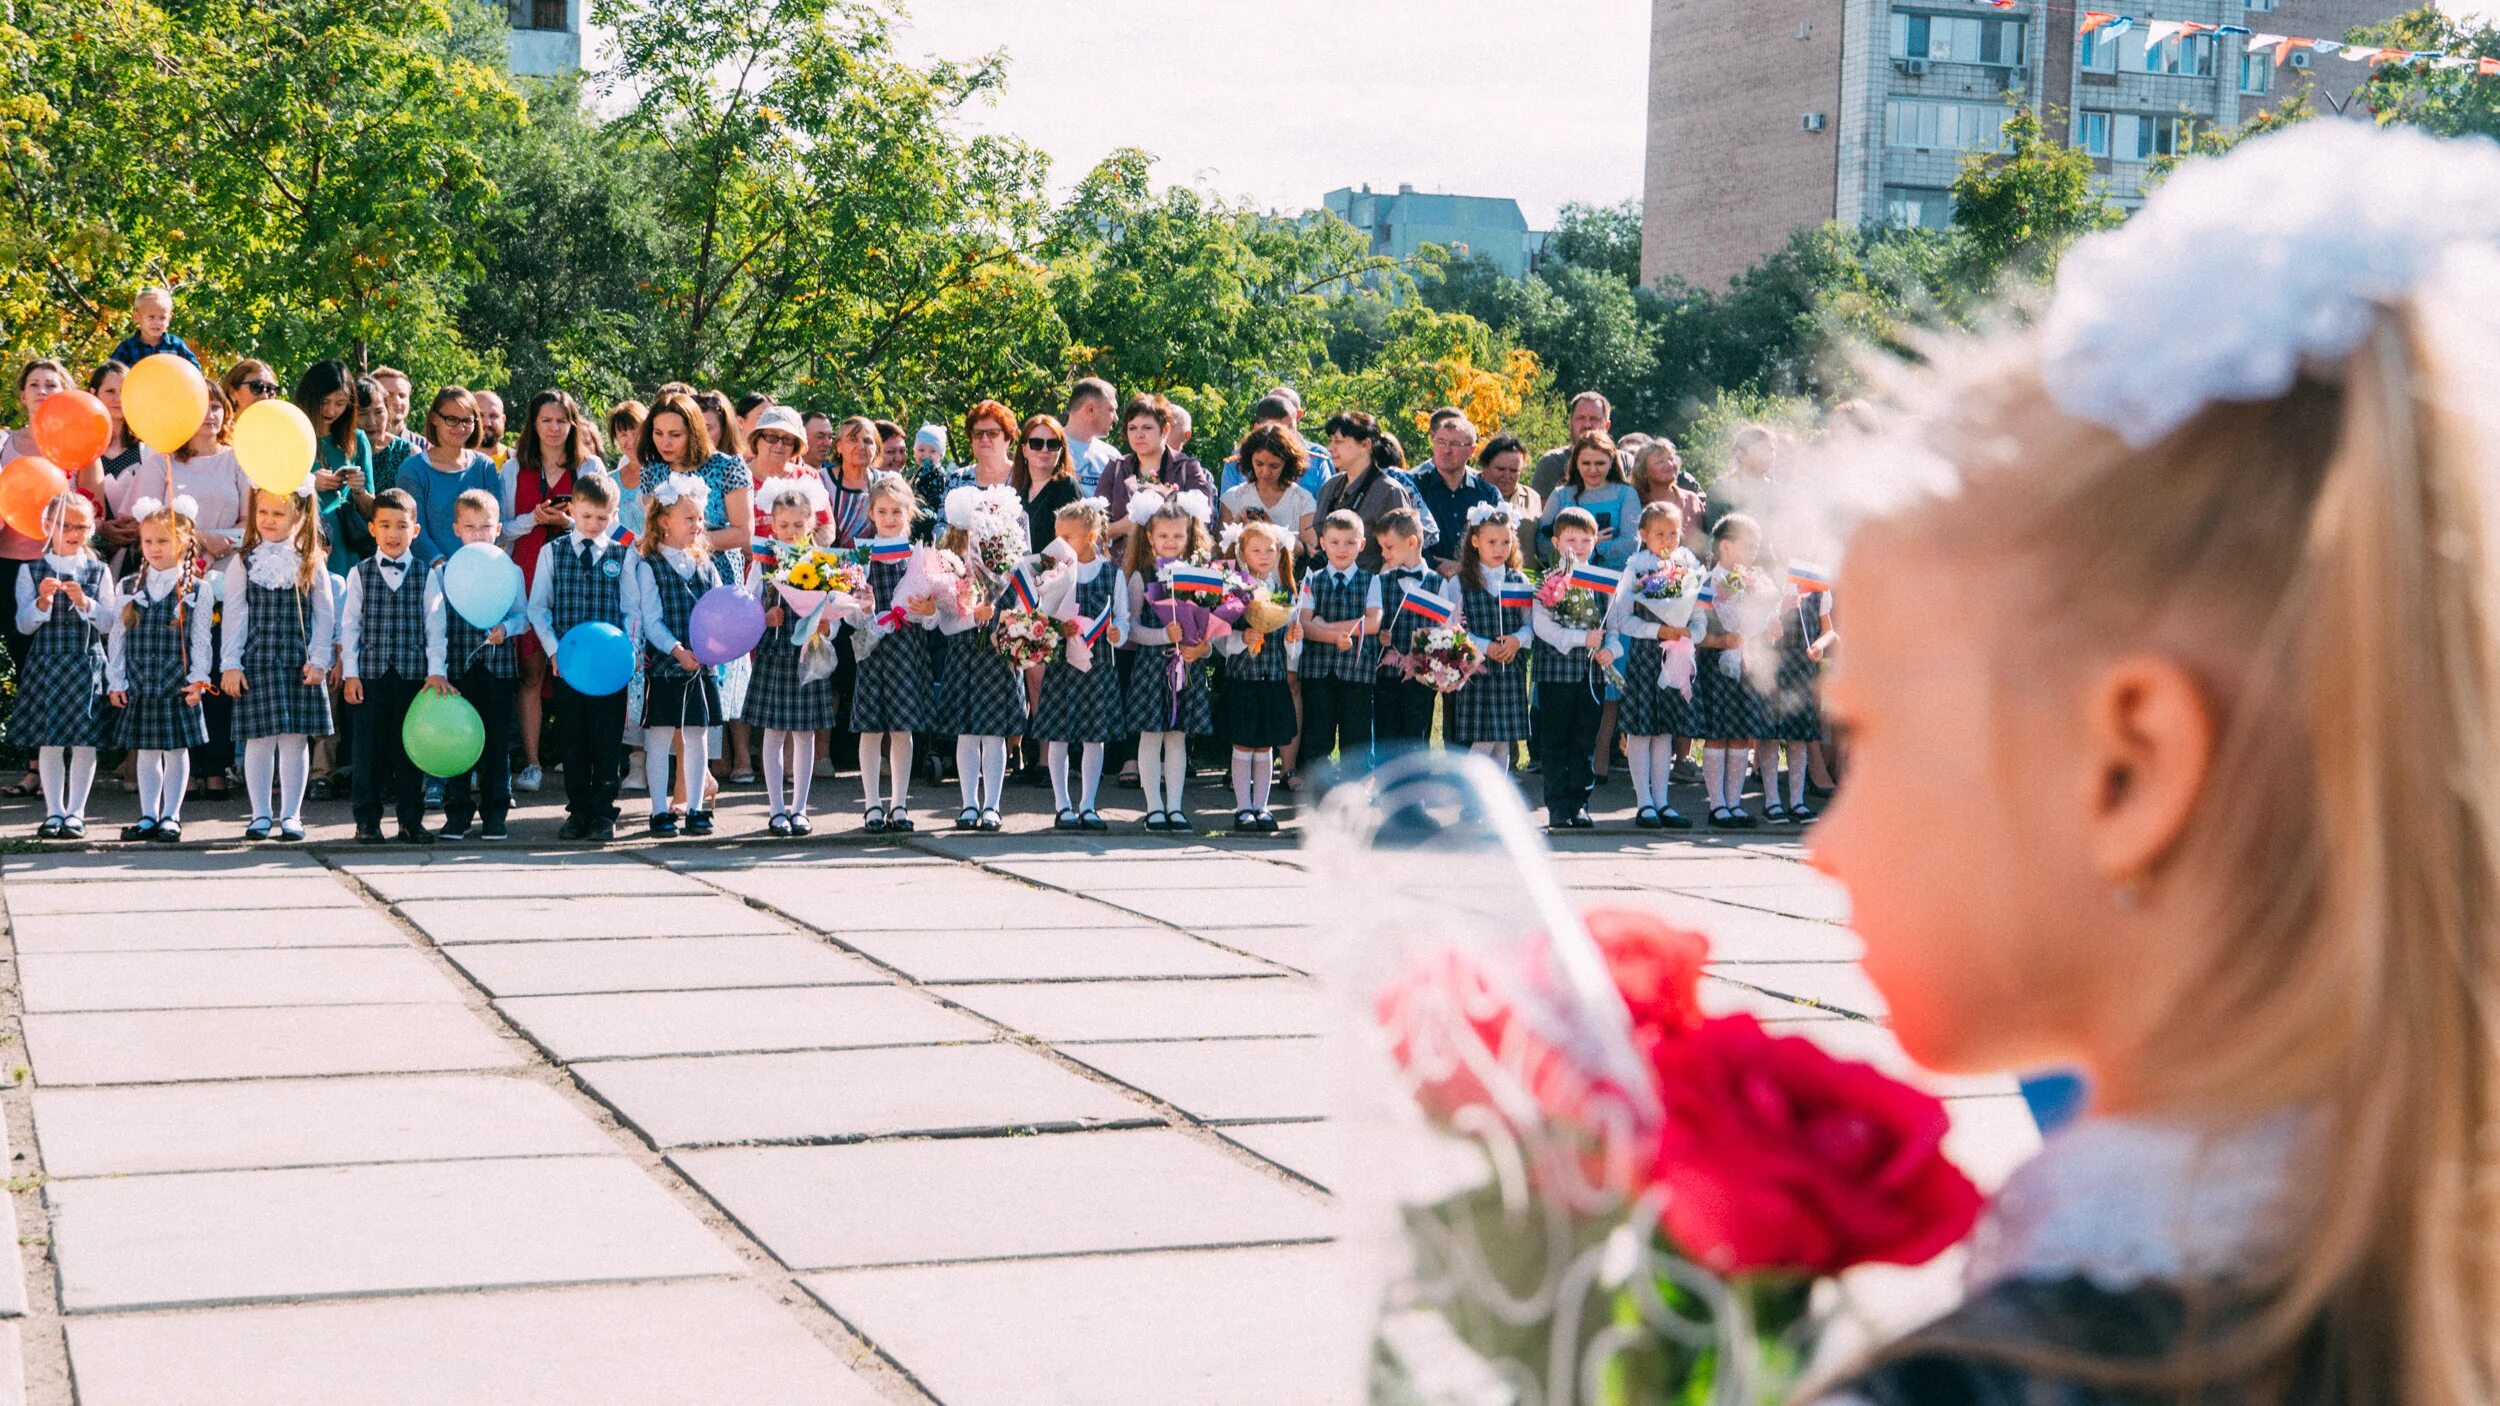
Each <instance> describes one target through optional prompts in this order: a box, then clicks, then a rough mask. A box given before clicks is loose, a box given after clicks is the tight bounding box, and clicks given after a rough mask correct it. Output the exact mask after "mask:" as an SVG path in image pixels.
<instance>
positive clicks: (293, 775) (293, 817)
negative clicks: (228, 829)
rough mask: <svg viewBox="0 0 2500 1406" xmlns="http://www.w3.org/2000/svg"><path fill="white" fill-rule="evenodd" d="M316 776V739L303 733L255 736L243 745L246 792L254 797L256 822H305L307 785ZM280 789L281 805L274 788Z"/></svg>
mask: <svg viewBox="0 0 2500 1406" xmlns="http://www.w3.org/2000/svg"><path fill="white" fill-rule="evenodd" d="M311 776H312V739H311V738H308V737H306V736H305V735H304V734H302V733H300V732H290V733H287V734H286V735H285V736H283V737H255V738H253V739H251V740H250V741H248V742H245V743H244V744H243V789H244V790H245V791H247V792H249V793H250V795H251V798H252V819H253V820H255V821H261V820H269V821H275V822H277V823H279V824H290V823H291V824H296V825H301V824H303V823H304V783H305V782H306V781H307V780H309V779H311ZM272 784H275V785H276V787H277V788H278V796H277V802H278V804H277V806H276V808H274V809H273V808H272V807H271V805H270V794H269V791H270V787H271V786H272Z"/></svg>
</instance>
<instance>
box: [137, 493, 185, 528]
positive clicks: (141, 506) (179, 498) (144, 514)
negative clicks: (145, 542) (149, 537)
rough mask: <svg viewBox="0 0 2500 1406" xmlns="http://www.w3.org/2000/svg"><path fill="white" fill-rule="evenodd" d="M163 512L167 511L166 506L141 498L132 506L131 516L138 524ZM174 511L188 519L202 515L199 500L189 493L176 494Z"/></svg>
mask: <svg viewBox="0 0 2500 1406" xmlns="http://www.w3.org/2000/svg"><path fill="white" fill-rule="evenodd" d="M163 511H165V505H164V504H163V503H160V502H158V501H157V500H155V499H154V498H141V499H140V500H138V501H137V502H135V503H132V504H131V505H130V516H131V518H132V520H133V521H136V522H145V521H147V520H148V519H149V518H152V517H154V516H156V515H157V514H158V513H161V512H163ZM174 511H175V512H176V513H179V514H181V515H182V516H183V517H186V518H196V517H198V516H199V515H200V504H199V500H198V499H196V498H193V497H192V496H191V495H190V494H188V493H180V494H176V495H175V496H174Z"/></svg>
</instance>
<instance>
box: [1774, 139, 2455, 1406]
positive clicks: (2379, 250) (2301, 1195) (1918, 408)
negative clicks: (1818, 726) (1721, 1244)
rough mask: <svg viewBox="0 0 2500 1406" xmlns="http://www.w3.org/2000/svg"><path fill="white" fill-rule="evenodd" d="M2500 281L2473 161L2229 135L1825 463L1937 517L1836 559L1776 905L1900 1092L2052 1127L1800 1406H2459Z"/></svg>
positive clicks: (1942, 359) (2436, 149)
mask: <svg viewBox="0 0 2500 1406" xmlns="http://www.w3.org/2000/svg"><path fill="white" fill-rule="evenodd" d="M2328 172H2331V173H2333V175H2332V178H2328V177H2325V176H2323V175H2322V174H2321V173H2328ZM2495 241H2500V148H2494V147H2492V146H2490V145H2489V144H2486V143H2480V142H2476V143H2472V144H2467V143H2436V142H2434V141H2432V140H2431V139H2429V138H2426V137H2422V136H2420V135H2418V134H2411V133H2406V132H2403V131H2401V130H2399V129H2388V130H2377V129H2372V128H2369V127H2367V126H2361V125H2357V124H2349V123H2343V122H2326V121H2321V122H2312V123H2307V124H2304V125H2302V126H2300V127H2298V128H2295V129H2294V130H2292V131H2291V132H2289V133H2286V134H2283V135H2278V136H2273V137H2264V138H2259V139H2257V140H2255V141H2252V142H2250V143H2248V144H2247V145H2246V146H2244V147H2242V148H2241V149H2240V150H2238V151H2237V152H2235V153H2234V154H2232V155H2230V156H2228V157H2224V158H2220V159H2218V160H2210V161H2206V160H2200V161H2195V162H2191V163H2189V164H2188V165H2186V166H2185V167H2183V168H2182V169H2181V171H2180V172H2179V174H2178V175H2177V176H2176V177H2174V178H2173V179H2172V180H2171V181H2169V182H2168V183H2167V184H2166V185H2164V186H2163V187H2162V188H2161V189H2160V190H2159V191H2158V192H2157V193H2156V194H2155V195H2154V196H2153V198H2152V201H2151V203H2150V204H2149V205H2148V206H2147V207H2146V209H2145V210H2144V211H2143V212H2142V213H2140V214H2138V215H2137V216H2136V217H2135V218H2134V220H2133V221H2132V222H2130V223H2129V224H2128V225H2127V226H2126V227H2125V228H2123V229H2121V230H2119V231H2116V232H2114V233H2111V234H2107V235H2101V236H2096V237H2094V238H2092V239H2090V240H2088V241H2086V242H2085V243H2084V244H2082V245H2079V246H2078V247H2077V248H2076V249H2075V250H2074V252H2073V253H2072V254H2070V255H2069V256H2068V257H2067V259H2066V261H2065V263H2064V266H2063V269H2062V270H2061V274H2060V279H2059V286H2058V288H2057V290H2056V292H2055V294H2054V295H2053V298H2052V301H2051V303H2050V305H2049V307H2048V308H2047V310H2046V312H2045V313H2044V315H2043V316H2042V317H2041V318H2040V320H2039V321H2038V323H2037V324H2036V325H2035V326H2034V327H2033V328H2032V329H2030V330H2028V331H2025V332H2021V333H2016V334H2009V335H2004V336H2000V337H1995V338H1989V339H1984V340H1981V341H1979V342H1976V343H1973V344H1966V345H1962V346H1959V347H1949V348H1945V349H1942V350H1941V351H1940V352H1939V354H1938V356H1937V357H1936V358H1935V361H1934V363H1933V365H1932V367H1931V369H1930V370H1929V371H1927V372H1925V373H1922V374H1921V375H1920V376H1919V377H1918V378H1917V379H1916V381H1915V382H1914V383H1913V384H1912V385H1911V386H1910V387H1909V388H1908V393H1907V394H1906V395H1904V396H1903V397H1902V398H1901V400H1902V403H1901V405H1900V406H1899V407H1898V410H1897V412H1896V413H1895V414H1893V415H1891V416H1888V421H1889V423H1891V424H1892V425H1894V426H1895V427H1897V432H1898V434H1899V436H1900V439H1899V440H1898V441H1895V442H1890V443H1887V442H1884V441H1881V440H1874V441H1870V440H1865V439H1861V440H1859V441H1858V442H1857V443H1856V444H1855V445H1854V446H1853V447H1850V448H1848V449H1846V450H1845V452H1849V453H1852V454H1853V455H1855V457H1856V462H1857V464H1858V465H1859V466H1860V467H1861V468H1863V469H1865V470H1867V471H1869V472H1870V473H1871V471H1872V468H1873V467H1874V466H1875V465H1877V464H1879V463H1881V462H1883V461H1884V460H1885V459H1886V457H1887V456H1888V455H1903V456H1908V458H1907V462H1912V463H1924V464H1925V465H1927V466H1929V467H1932V468H1934V469H1938V470H1941V471H1942V472H1941V473H1940V474H1939V475H1938V476H1937V477H1938V478H1939V479H1940V480H1941V482H1942V484H1943V486H1941V487H1938V488H1936V489H1935V490H1934V491H1933V492H1928V493H1924V494H1922V495H1921V496H1920V497H1919V499H1918V500H1917V501H1916V502H1914V503H1911V504H1909V505H1908V506H1903V507H1898V508H1897V509H1895V510H1894V511H1892V512H1890V513H1889V514H1888V515H1886V516H1883V517H1881V518H1880V519H1878V520H1876V521H1874V522H1872V523H1870V524H1868V525H1866V526H1864V527H1863V528H1862V530H1860V531H1859V532H1858V533H1857V534H1856V536H1855V538H1854V540H1853V545H1852V547H1851V550H1850V552H1849V555H1848V559H1847V562H1846V566H1845V569H1844V573H1843V574H1844V577H1845V584H1844V586H1843V587H1842V589H1843V591H1844V592H1845V593H1847V594H1848V595H1849V597H1850V643H1849V651H1848V654H1847V656H1846V658H1845V660H1843V661H1841V663H1840V664H1839V666H1838V669H1837V671H1836V673H1835V674H1834V676H1833V679H1832V682H1831V688H1830V693H1829V702H1830V705H1831V707H1832V717H1833V720H1834V722H1835V725H1836V727H1837V728H1838V730H1839V731H1840V732H1841V734H1843V735H1845V736H1846V737H1847V738H1848V739H1849V741H1850V744H1851V753H1850V758H1851V763H1850V774H1849V783H1848V785H1847V786H1846V787H1845V788H1844V789H1843V790H1842V792H1841V794H1840V797H1839V799H1838V801H1837V803H1836V804H1835V805H1834V806H1833V808H1832V809H1831V810H1830V811H1828V812H1827V813H1826V815H1825V818H1824V821H1823V824H1822V826H1821V827H1820V828H1819V829H1818V830H1816V832H1815V838H1814V846H1815V851H1816V859H1817V862H1818V863H1819V865H1820V866H1821V867H1822V868H1823V869H1825V870H1827V871H1829V872H1830V873H1832V874H1834V875H1836V876H1838V877H1839V878H1840V879H1841V880H1842V881H1843V882H1845V883H1846V884H1847V885H1848V888H1849V891H1850V897H1851V900H1852V905H1853V915H1854V918H1853V921H1854V924H1855V926H1856V927H1857V929H1858V930H1859V931H1860V932H1861V933H1862V934H1863V935H1864V937H1865V940H1866V968H1867V971H1868V973H1869V975H1870V976H1872V977H1873V979H1874V981H1875V983H1876V984H1877V985H1878V986H1879V987H1880V988H1882V990H1883V993H1884V996H1885V998H1886V999H1887V1001H1888V1002H1889V1005H1890V1009H1891V1011H1892V1019H1893V1023H1894V1026H1895V1028H1896V1030H1897V1031H1898V1033H1899V1036H1900V1039H1901V1042H1902V1044H1903V1045H1904V1046H1906V1047H1907V1049H1908V1050H1909V1052H1910V1054H1911V1055H1913V1056H1915V1057H1916V1058H1917V1059H1919V1060H1920V1061H1921V1062H1922V1063H1924V1064H1926V1065H1928V1066H1930V1067H1932V1068H1936V1069H1940V1070H1948V1071H1977V1070H2005V1069H2032V1068H2039V1067H2042V1066H2047V1065H2055V1064H2075V1065H2080V1066H2081V1067H2082V1068H2083V1069H2084V1070H2086V1071H2087V1073H2088V1076H2089V1079H2090V1084H2091V1087H2092V1089H2093V1090H2094V1094H2095V1104H2094V1108H2093V1110H2092V1116H2090V1117H2089V1118H2088V1119H2087V1120H2085V1121H2084V1122H2082V1123H2080V1124H2078V1125H2076V1126H2074V1127H2073V1128H2071V1129H2069V1130H2068V1131H2067V1132H2065V1133H2063V1134H2061V1135H2060V1136H2059V1137H2058V1138H2056V1139H2055V1140H2053V1141H2052V1142H2051V1143H2050V1144H2049V1146H2048V1148H2047V1149H2046V1150H2045V1151H2044V1152H2042V1153H2041V1154H2040V1156H2039V1157H2038V1159H2037V1160H2036V1161H2034V1162H2033V1163H2032V1164H2031V1165H2030V1166H2029V1167H2027V1168H2025V1169H2024V1170H2023V1171H2021V1172H2019V1173H2018V1174H2017V1175H2016V1176H2015V1178H2014V1180H2013V1181H2012V1182H2011V1183H2010V1184H2009V1185H2008V1186H2007V1188H2006V1189H2005V1191H2004V1192H2003V1193H2002V1194H2001V1195H2000V1196H1999V1198H1998V1200H1997V1203H1996V1205H1995V1207H1994V1208H1993V1210H1992V1211H1991V1214H1990V1220H1989V1222H1988V1223H1987V1224H1986V1225H1984V1226H1983V1227H1982V1229H1981V1231H1980V1233H1979V1235H1978V1236H1977V1237H1976V1239H1975V1241H1974V1246H1975V1250H1974V1255H1973V1260H1972V1264H1971V1277H1970V1285H1969V1287H1970V1291H1971V1295H1972V1297H1971V1299H1970V1301H1969V1302H1968V1303H1967V1304H1966V1305H1965V1306H1964V1307H1963V1308H1962V1309H1961V1310H1959V1311H1957V1312H1956V1313H1955V1314H1953V1315H1952V1316H1950V1317H1948V1318H1946V1319H1945V1320H1943V1321H1942V1322H1941V1323H1939V1324H1936V1325H1934V1326H1932V1327H1930V1328H1927V1329H1924V1330H1921V1331H1919V1332H1916V1333H1914V1334H1912V1335H1911V1336H1910V1337H1909V1338H1908V1339H1907V1340H1905V1341H1903V1342H1901V1343H1899V1344H1897V1345H1895V1346H1894V1347H1893V1348H1891V1349H1890V1350H1888V1351H1886V1352H1884V1353H1882V1354H1879V1356H1878V1357H1877V1359H1876V1360H1875V1361H1874V1362H1873V1363H1872V1364H1871V1365H1869V1366H1867V1367H1866V1368H1865V1369H1864V1370H1863V1371H1862V1372H1861V1373H1860V1374H1859V1375H1857V1376H1855V1377H1853V1378H1851V1379H1848V1380H1846V1381H1844V1382H1843V1383H1842V1384H1841V1385H1840V1386H1839V1387H1838V1388H1837V1389H1836V1390H1837V1394H1836V1395H1835V1396H1833V1397H1831V1398H1829V1400H1832V1401H1840V1402H1849V1403H1853V1406H1855V1403H1885V1404H1886V1406H1889V1404H1890V1403H1907V1402H1913V1401H1915V1402H1919V1403H1922V1406H1936V1404H1937V1403H1943V1404H1944V1406H1952V1404H1953V1403H1971V1402H2009V1403H2011V1402H2017V1401H2055V1402H2062V1403H2085V1402H2118V1401H2129V1402H2134V1401H2197V1402H2230V1403H2278V1402H2283V1403H2289V1402H2297V1403H2321V1404H2324V1403H2339V1404H2340V1403H2375V1402H2389V1403H2397V1402H2401V1403H2404V1406H2480V1403H2487V1402H2491V1401H2493V1400H2494V1399H2495V1396H2500V1199H2495V1197H2496V1196H2500V1028H2495V1021H2496V1020H2500V941H2496V940H2495V939H2496V938H2500V932H2496V931H2495V924H2500V843H2496V836H2495V823H2496V822H2500V816H2495V812H2494V801H2495V792H2494V788H2495V785H2500V735H2496V733H2500V638H2496V637H2495V631H2496V630H2500V599H2496V598H2495V570H2500V552H2496V551H2495V548H2496V547H2500V543H2496V542H2495V530H2496V528H2500V518H2495V517H2494V516H2493V505H2492V502H2491V498H2492V492H2493V489H2494V487H2495V474H2494V468H2495V465H2494V463H2493V452H2494V446H2495V445H2500V440H2495V439H2494V438H2493V427H2492V426H2490V425H2488V424H2480V423H2475V420H2476V419H2478V418H2489V417H2490V416H2491V415H2492V414H2493V412H2494V411H2495V410H2500V396H2496V395H2495V389H2494V385H2493V381H2492V377H2493V375H2494V373H2495V372H2496V371H2500V346H2496V345H2495V342H2494V340H2493V334H2492V330H2491V329H2492V327H2493V324H2494V317H2495V314H2500V252H2495V249H2494V244H2495ZM1942 835H1951V836H1953V837H1954V840H1953V842H1952V843H1950V844H1942V843H1938V839H1937V837H1938V836H1942Z"/></svg>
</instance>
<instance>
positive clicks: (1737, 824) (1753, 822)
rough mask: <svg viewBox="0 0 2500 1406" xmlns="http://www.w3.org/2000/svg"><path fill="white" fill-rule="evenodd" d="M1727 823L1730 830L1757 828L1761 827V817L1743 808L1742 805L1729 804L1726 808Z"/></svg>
mask: <svg viewBox="0 0 2500 1406" xmlns="http://www.w3.org/2000/svg"><path fill="white" fill-rule="evenodd" d="M1727 823H1728V828H1730V829H1732V830H1759V829H1761V828H1762V820H1761V818H1760V817H1758V816H1756V815H1755V814H1754V813H1753V812H1752V811H1749V810H1747V809H1745V808H1744V807H1743V806H1729V807H1728V808H1727Z"/></svg>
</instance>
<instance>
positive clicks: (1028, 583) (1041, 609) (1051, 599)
mask: <svg viewBox="0 0 2500 1406" xmlns="http://www.w3.org/2000/svg"><path fill="white" fill-rule="evenodd" d="M1054 548H1055V549H1056V550H1053V549H1054ZM1045 562H1047V563H1049V564H1050V565H1049V569H1048V570H1042V569H1041V568H1042V565H1043V563H1045ZM1037 572H1038V574H1036V573H1037ZM1076 586H1077V581H1076V562H1075V560H1074V559H1073V558H1072V557H1070V556H1069V555H1067V549H1066V548H1064V547H1061V546H1060V544H1058V543H1056V542H1053V543H1052V544H1051V546H1050V548H1045V549H1044V550H1043V551H1042V553H1041V554H1040V555H1038V556H1036V557H1034V558H1032V559H1031V560H1030V561H1027V562H1024V563H1022V564H1021V565H1019V566H1017V567H1016V568H1015V570H1014V572H1012V573H1010V579H1009V582H1008V587H1007V596H1008V598H1009V599H1011V600H1016V601H1019V602H1020V601H1022V600H1025V599H1027V598H1029V600H1030V604H1023V603H1018V604H1012V605H1010V606H1009V607H1008V608H1006V609H1004V610H1001V611H999V612H998V619H997V620H996V621H995V622H994V623H993V625H992V627H991V630H990V639H991V642H992V643H993V644H995V645H996V646H997V647H998V652H999V653H1001V654H1004V655H1006V656H1007V659H1008V662H1010V663H1012V664H1014V665H1015V666H1016V667H1018V668H1020V669H1021V668H1031V667H1032V666H1034V665H1036V664H1044V663H1048V662H1049V661H1050V657H1051V656H1052V655H1053V654H1056V653H1057V652H1058V651H1059V642H1060V638H1061V631H1060V629H1059V622H1061V621H1063V620H1073V619H1075V618H1076Z"/></svg>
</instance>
